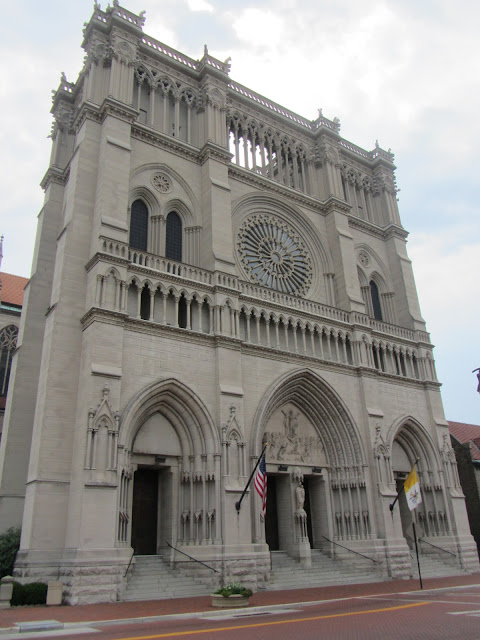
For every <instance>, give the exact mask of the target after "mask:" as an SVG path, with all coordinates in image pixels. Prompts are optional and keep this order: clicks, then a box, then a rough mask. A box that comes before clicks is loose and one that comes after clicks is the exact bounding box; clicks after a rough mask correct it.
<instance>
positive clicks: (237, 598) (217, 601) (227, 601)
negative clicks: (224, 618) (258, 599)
mask: <svg viewBox="0 0 480 640" xmlns="http://www.w3.org/2000/svg"><path fill="white" fill-rule="evenodd" d="M248 600H249V598H248V596H241V595H239V594H233V595H231V596H228V597H225V596H222V595H221V594H219V593H212V607H222V608H224V609H234V608H237V607H248Z"/></svg>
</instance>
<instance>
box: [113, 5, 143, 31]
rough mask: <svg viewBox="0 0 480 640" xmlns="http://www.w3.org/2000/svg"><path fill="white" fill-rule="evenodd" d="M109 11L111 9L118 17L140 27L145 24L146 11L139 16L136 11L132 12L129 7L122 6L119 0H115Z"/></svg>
mask: <svg viewBox="0 0 480 640" xmlns="http://www.w3.org/2000/svg"><path fill="white" fill-rule="evenodd" d="M108 11H111V12H112V13H113V14H114V15H116V16H117V17H118V18H122V20H125V21H126V22H129V23H130V24H134V25H135V26H136V27H139V28H140V29H141V28H142V27H143V25H144V24H145V15H144V14H145V11H142V12H141V14H140V15H139V16H137V15H136V14H135V13H132V12H131V11H128V10H127V9H124V8H123V7H121V6H120V4H119V3H118V1H117V2H116V1H115V0H114V1H113V7H111V8H108V9H107V12H108Z"/></svg>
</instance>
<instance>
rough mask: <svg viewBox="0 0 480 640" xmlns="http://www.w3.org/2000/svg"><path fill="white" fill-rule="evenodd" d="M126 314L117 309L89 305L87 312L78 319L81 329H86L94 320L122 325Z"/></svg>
mask: <svg viewBox="0 0 480 640" xmlns="http://www.w3.org/2000/svg"><path fill="white" fill-rule="evenodd" d="M127 319H128V316H127V315H126V314H125V313H120V312H119V311H110V310H108V309H100V308H99V307H91V308H90V309H89V310H88V311H87V313H86V314H85V315H84V316H83V317H82V318H81V319H80V324H81V325H82V331H85V329H88V327H89V326H90V325H92V324H93V323H94V322H103V323H104V324H112V325H116V326H117V327H124V326H125V322H126V320H127Z"/></svg>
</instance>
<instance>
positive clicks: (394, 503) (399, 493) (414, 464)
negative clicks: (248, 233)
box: [390, 458, 420, 512]
mask: <svg viewBox="0 0 480 640" xmlns="http://www.w3.org/2000/svg"><path fill="white" fill-rule="evenodd" d="M419 460H420V458H417V459H416V460H415V462H414V463H413V467H412V468H411V470H410V473H412V471H413V470H414V469H415V467H416V466H417V462H418V461H419ZM402 491H405V483H404V484H402V488H401V489H400V491H399V492H398V493H397V496H396V498H395V500H394V501H393V502H392V504H391V505H390V511H392V512H393V507H394V506H395V505H396V504H397V500H398V499H399V497H400V496H401V495H402Z"/></svg>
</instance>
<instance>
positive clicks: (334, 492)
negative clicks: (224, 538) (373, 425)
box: [251, 369, 376, 549]
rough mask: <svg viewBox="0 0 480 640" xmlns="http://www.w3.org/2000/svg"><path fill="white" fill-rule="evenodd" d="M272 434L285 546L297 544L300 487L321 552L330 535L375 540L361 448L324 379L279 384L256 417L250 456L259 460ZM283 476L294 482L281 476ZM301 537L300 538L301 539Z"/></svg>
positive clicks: (304, 374)
mask: <svg viewBox="0 0 480 640" xmlns="http://www.w3.org/2000/svg"><path fill="white" fill-rule="evenodd" d="M266 433H267V434H268V436H267V437H268V439H270V440H271V442H272V449H271V450H270V454H269V455H267V476H268V475H269V477H270V479H271V481H270V484H272V482H275V483H276V487H275V489H276V493H277V503H278V504H276V505H271V507H272V508H273V509H275V508H277V511H278V514H279V515H278V522H276V524H275V527H276V528H277V529H278V531H279V545H280V548H285V549H286V548H289V547H291V544H293V543H294V540H293V539H292V531H296V529H295V527H296V524H295V522H296V521H295V518H297V519H298V514H299V512H298V507H297V508H296V507H295V498H294V495H295V490H296V483H298V482H303V486H304V489H305V490H306V493H307V494H308V504H307V506H306V511H305V514H306V515H305V514H303V515H302V517H304V519H306V527H307V531H308V538H309V539H310V543H311V545H312V546H314V547H317V548H318V547H321V546H322V545H323V544H325V537H327V538H335V539H338V540H351V541H353V540H361V539H370V538H374V537H376V534H375V526H374V520H373V515H372V507H371V496H370V487H369V482H368V481H369V475H368V469H367V463H366V456H365V451H364V447H363V443H362V441H361V437H360V434H359V432H358V429H357V426H356V424H355V422H354V420H353V418H352V416H351V415H350V413H349V411H348V409H347V408H346V405H345V403H344V402H343V401H342V400H341V398H340V397H339V396H338V394H337V393H336V391H335V390H334V389H333V388H332V387H331V386H330V385H329V384H328V383H327V382H326V381H325V380H323V379H322V378H321V377H320V376H319V375H318V374H316V373H315V372H313V371H311V370H310V369H300V370H296V371H292V372H290V373H288V374H286V375H284V376H282V377H281V378H279V379H278V380H276V381H275V382H274V383H273V384H272V385H271V387H270V388H269V389H268V391H267V392H266V393H265V395H264V397H263V399H262V401H261V402H260V404H259V406H258V409H257V411H256V414H255V417H254V421H253V437H252V441H251V455H252V457H255V456H258V455H259V454H260V452H261V446H262V441H263V439H264V436H265V434H266ZM267 451H268V450H267ZM285 472H286V473H287V474H288V476H285V475H282V474H285ZM287 481H288V482H287ZM269 486H270V485H269ZM257 511H258V510H256V509H254V517H255V520H254V526H255V530H254V536H255V539H257V540H263V539H264V538H263V536H264V535H265V534H264V533H263V531H264V524H263V522H262V521H261V520H260V518H259V517H258V514H257ZM307 511H308V513H307ZM267 512H268V506H267ZM302 513H303V512H302ZM309 527H310V529H309ZM267 533H268V532H267ZM299 535H300V534H299V533H298V532H296V533H295V536H296V539H297V538H298V536H299ZM282 539H283V542H282ZM297 541H298V540H297ZM302 541H304V540H303V538H302ZM267 542H268V543H270V542H271V541H270V540H267Z"/></svg>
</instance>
